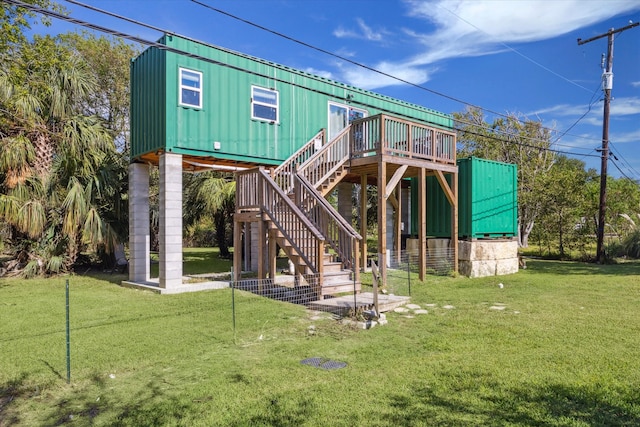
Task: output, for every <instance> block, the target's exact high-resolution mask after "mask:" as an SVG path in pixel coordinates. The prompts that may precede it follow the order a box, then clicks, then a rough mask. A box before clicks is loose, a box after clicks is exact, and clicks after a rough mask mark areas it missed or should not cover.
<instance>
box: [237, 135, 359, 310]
mask: <svg viewBox="0 0 640 427" xmlns="http://www.w3.org/2000/svg"><path fill="white" fill-rule="evenodd" d="M323 140H324V131H321V132H319V133H318V134H317V135H315V136H314V137H313V138H312V139H311V140H310V141H309V142H307V143H306V144H305V145H304V146H303V147H302V148H300V150H298V151H297V152H296V153H294V154H293V155H292V156H291V157H290V158H289V159H287V160H286V161H285V162H284V163H283V164H282V165H280V166H279V167H278V168H276V169H275V170H273V171H271V173H268V172H267V171H266V170H264V169H263V168H257V169H251V170H248V171H245V172H241V173H238V174H237V189H236V207H237V208H239V209H241V210H256V211H259V212H260V219H261V221H262V223H263V224H264V225H265V228H266V230H267V232H268V236H269V245H275V244H276V243H277V245H278V246H280V247H281V248H282V249H283V251H284V253H285V254H286V255H287V257H288V258H289V259H290V260H291V262H292V263H293V265H294V266H295V272H296V275H299V276H306V275H310V274H311V275H315V276H316V277H318V283H317V284H315V286H316V293H317V296H318V299H323V298H324V297H326V296H329V295H337V294H342V293H345V292H354V291H355V292H359V291H360V289H361V283H360V257H359V244H358V242H359V241H360V240H361V239H362V237H361V236H360V235H359V234H358V233H357V232H356V231H355V230H354V229H353V227H352V226H351V224H349V223H347V221H346V220H345V219H344V218H343V217H342V216H341V215H340V214H339V213H338V212H337V211H336V210H335V209H334V208H333V207H332V206H331V204H330V203H329V202H327V200H326V199H325V198H324V196H325V195H326V194H328V193H329V192H330V191H331V190H332V189H333V188H334V187H335V186H336V185H337V184H338V183H339V182H340V180H341V179H342V178H343V177H344V176H345V175H346V173H347V167H348V160H349V129H348V128H347V129H345V130H344V131H343V132H341V133H340V134H339V135H338V136H337V137H336V138H334V139H333V140H332V141H330V142H329V143H328V144H325V145H322V143H321V141H323ZM274 247H275V246H274ZM271 271H273V269H271Z"/></svg>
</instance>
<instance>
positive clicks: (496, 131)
mask: <svg viewBox="0 0 640 427" xmlns="http://www.w3.org/2000/svg"><path fill="white" fill-rule="evenodd" d="M454 120H455V123H456V129H457V131H458V149H459V156H461V157H464V156H476V157H481V158H485V159H490V160H497V161H501V162H506V163H515V164H517V165H518V240H519V244H520V246H521V247H527V246H528V244H529V234H530V233H531V231H532V230H533V226H534V225H535V222H536V219H537V217H538V215H539V214H540V211H541V209H542V204H541V199H540V190H541V188H542V187H543V185H544V183H543V182H542V179H541V177H542V176H544V174H545V173H546V172H547V171H549V169H550V168H551V166H552V164H553V160H554V154H553V152H551V151H549V150H548V149H549V148H550V146H551V132H550V130H549V129H547V128H544V127H543V126H542V124H541V123H540V122H536V121H532V120H528V119H526V118H525V119H523V120H521V119H520V117H518V116H517V115H514V114H511V115H509V116H508V117H506V118H498V119H495V120H494V121H493V123H491V124H489V123H487V122H486V121H485V117H484V114H483V112H482V111H481V110H480V109H477V108H469V109H467V110H466V111H465V112H463V113H455V114H454Z"/></svg>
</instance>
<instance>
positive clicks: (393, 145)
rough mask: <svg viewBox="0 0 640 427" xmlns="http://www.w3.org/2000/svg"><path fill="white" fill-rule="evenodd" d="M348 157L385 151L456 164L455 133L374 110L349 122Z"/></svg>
mask: <svg viewBox="0 0 640 427" xmlns="http://www.w3.org/2000/svg"><path fill="white" fill-rule="evenodd" d="M351 141H352V142H351V154H352V157H366V156H371V155H376V154H387V155H392V156H398V157H407V158H413V159H420V160H429V161H433V162H440V163H448V164H453V165H455V164H456V147H455V144H456V134H455V133H454V132H450V131H447V130H444V129H440V128H436V127H432V126H427V125H424V124H421V123H417V122H411V121H409V120H404V119H400V118H398V117H392V116H388V115H385V114H377V115H375V116H371V117H364V118H361V119H358V120H354V121H353V122H352V123H351Z"/></svg>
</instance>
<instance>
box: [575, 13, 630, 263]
mask: <svg viewBox="0 0 640 427" xmlns="http://www.w3.org/2000/svg"><path fill="white" fill-rule="evenodd" d="M638 24H640V23H638V22H636V23H631V24H629V25H627V26H626V27H622V28H618V29H617V30H616V29H613V28H612V29H610V30H609V31H607V32H606V33H604V34H600V35H599V36H595V37H591V38H590V39H587V40H582V39H578V45H583V44H585V43H589V42H592V41H594V40H598V39H601V38H603V37H605V36H606V37H607V38H608V40H609V43H608V47H607V59H606V61H604V58H603V64H602V68H603V72H602V90H603V91H604V113H603V119H602V159H601V163H600V207H599V209H598V230H597V234H598V236H597V237H598V243H597V247H596V261H597V262H598V263H602V262H603V261H604V225H605V211H606V207H607V162H608V160H609V106H610V104H611V89H613V71H612V70H613V35H614V34H617V33H620V32H622V31H624V30H628V29H630V28H633V27H637V26H638Z"/></svg>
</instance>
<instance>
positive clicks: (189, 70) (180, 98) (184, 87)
mask: <svg viewBox="0 0 640 427" xmlns="http://www.w3.org/2000/svg"><path fill="white" fill-rule="evenodd" d="M183 72H187V73H193V74H197V75H198V79H199V83H200V86H199V87H197V88H195V87H192V86H186V85H183V84H182V73H183ZM203 85H204V81H203V78H202V72H201V71H196V70H191V69H189V68H183V67H180V68H179V69H178V88H179V89H178V104H179V105H181V106H183V107H190V108H198V109H201V108H202V105H203V99H202V98H203V91H202V87H203ZM183 89H186V90H190V91H193V92H197V93H198V94H199V96H198V100H199V103H198V104H197V105H196V104H192V103H188V102H185V101H184V100H183V99H182V90H183Z"/></svg>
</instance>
